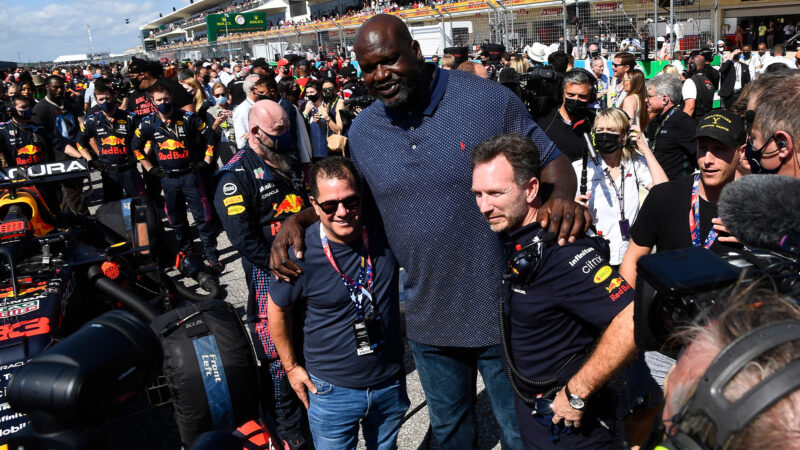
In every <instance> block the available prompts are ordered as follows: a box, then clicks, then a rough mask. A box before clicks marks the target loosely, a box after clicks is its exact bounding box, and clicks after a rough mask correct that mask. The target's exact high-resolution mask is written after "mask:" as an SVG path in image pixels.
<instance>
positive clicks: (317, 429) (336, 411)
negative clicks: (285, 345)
mask: <svg viewBox="0 0 800 450" xmlns="http://www.w3.org/2000/svg"><path fill="white" fill-rule="evenodd" d="M309 376H310V377H311V381H312V382H313V383H314V385H315V386H316V387H317V393H316V394H312V393H310V392H309V395H308V402H309V407H308V423H309V425H310V427H311V435H312V436H313V438H314V446H315V447H316V450H334V449H336V450H338V449H355V448H356V445H357V444H358V424H359V422H360V423H361V426H362V428H363V432H364V440H365V441H366V444H367V449H370V450H373V449H375V450H393V449H396V448H397V433H398V432H399V431H400V425H401V424H402V422H403V416H404V415H405V413H406V411H408V407H409V406H410V405H411V402H410V401H409V400H408V395H407V394H406V380H405V377H404V376H403V375H400V376H398V377H397V378H396V379H393V380H390V381H388V382H386V383H382V384H380V385H377V386H375V387H373V388H367V389H350V388H346V387H341V386H336V385H333V384H331V383H328V382H327V381H324V380H321V379H319V378H317V377H315V376H314V375H312V374H309Z"/></svg>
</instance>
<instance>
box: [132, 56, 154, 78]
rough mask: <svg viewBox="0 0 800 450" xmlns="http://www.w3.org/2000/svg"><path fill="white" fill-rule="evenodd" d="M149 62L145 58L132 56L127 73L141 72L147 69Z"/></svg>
mask: <svg viewBox="0 0 800 450" xmlns="http://www.w3.org/2000/svg"><path fill="white" fill-rule="evenodd" d="M149 64H150V62H149V61H148V60H146V59H141V58H137V57H135V56H134V57H133V58H132V59H131V63H130V64H128V73H130V74H135V73H142V72H146V71H147V66H148V65H149Z"/></svg>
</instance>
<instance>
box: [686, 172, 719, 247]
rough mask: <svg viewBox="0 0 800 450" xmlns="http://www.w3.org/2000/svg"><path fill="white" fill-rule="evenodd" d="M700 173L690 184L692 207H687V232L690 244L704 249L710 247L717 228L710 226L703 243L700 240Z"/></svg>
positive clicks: (715, 236)
mask: <svg viewBox="0 0 800 450" xmlns="http://www.w3.org/2000/svg"><path fill="white" fill-rule="evenodd" d="M699 197H700V175H699V174H698V175H695V176H694V185H692V207H691V208H690V209H689V233H690V234H691V236H692V245H693V246H695V247H700V245H703V247H705V248H706V249H708V248H710V247H711V245H713V244H714V241H715V240H716V239H717V234H719V233H717V230H715V229H714V228H711V231H709V232H708V236H707V237H706V242H705V244H701V242H700V201H699Z"/></svg>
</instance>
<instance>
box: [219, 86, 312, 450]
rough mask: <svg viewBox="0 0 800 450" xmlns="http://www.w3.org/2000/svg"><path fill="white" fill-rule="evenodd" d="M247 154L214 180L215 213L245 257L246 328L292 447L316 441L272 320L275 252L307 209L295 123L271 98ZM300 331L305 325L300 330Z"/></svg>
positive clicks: (258, 114) (254, 122)
mask: <svg viewBox="0 0 800 450" xmlns="http://www.w3.org/2000/svg"><path fill="white" fill-rule="evenodd" d="M247 131H248V132H249V137H248V139H247V144H246V145H245V147H244V148H242V150H240V151H239V152H238V153H237V154H236V155H234V156H233V158H231V160H230V161H228V164H226V165H225V166H224V167H223V168H222V169H220V171H219V172H218V173H217V174H216V175H215V179H216V186H217V192H216V195H215V196H214V207H215V208H216V210H217V215H218V216H219V217H220V220H221V221H222V225H223V228H225V231H226V232H227V233H228V238H229V239H230V241H231V244H232V245H233V247H234V248H236V250H237V251H238V252H239V254H240V255H241V257H242V267H243V268H244V273H245V277H246V278H245V279H246V281H247V288H248V291H249V292H248V298H247V325H248V329H250V332H251V333H252V334H253V342H254V343H255V348H256V353H257V354H258V356H259V359H260V360H261V361H262V362H263V364H262V365H261V367H262V368H264V369H265V370H268V371H269V374H266V373H262V376H263V377H264V378H267V377H269V378H268V379H271V383H268V384H271V385H272V386H273V387H274V391H273V392H272V394H273V395H272V398H269V399H268V400H267V403H268V404H269V405H270V407H271V408H272V411H271V412H273V413H274V417H275V419H276V422H277V428H278V431H279V432H280V434H281V437H282V438H283V439H284V440H286V441H287V442H288V444H289V447H290V448H292V449H300V448H306V447H304V446H305V445H306V444H305V442H309V443H310V438H309V434H308V430H307V428H306V429H303V428H301V423H304V422H305V419H304V415H305V408H304V407H303V404H302V403H301V402H300V400H299V399H298V398H297V394H295V392H294V390H293V389H292V387H291V385H290V384H289V381H288V380H287V377H286V371H285V370H284V367H283V365H282V364H281V361H280V358H279V356H278V352H277V350H276V349H275V345H274V343H273V340H272V336H271V334H270V327H269V322H268V320H267V305H268V300H267V298H268V297H267V296H268V292H269V284H270V274H269V257H270V253H269V252H270V246H271V245H272V241H273V240H274V238H275V235H276V234H277V233H278V230H279V229H280V227H281V225H282V224H283V221H284V220H286V219H287V218H288V217H290V216H292V215H294V214H295V213H297V212H298V211H300V210H301V209H303V207H305V206H307V205H308V202H307V200H306V193H305V185H304V184H303V174H302V170H301V168H300V163H299V161H297V159H296V158H295V157H294V156H293V153H292V149H293V145H292V136H291V131H290V130H289V119H288V117H287V116H286V112H284V110H283V108H281V106H280V105H278V104H277V103H275V102H273V101H272V100H261V101H258V102H255V103H254V104H253V106H252V108H251V109H250V113H249V116H248V128H247ZM297 326H298V327H299V326H300V324H297Z"/></svg>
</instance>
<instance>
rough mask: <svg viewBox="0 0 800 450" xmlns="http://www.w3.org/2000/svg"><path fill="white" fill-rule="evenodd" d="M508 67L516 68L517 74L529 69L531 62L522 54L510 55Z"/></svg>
mask: <svg viewBox="0 0 800 450" xmlns="http://www.w3.org/2000/svg"><path fill="white" fill-rule="evenodd" d="M509 67H511V68H512V69H514V70H516V71H517V73H518V74H523V73H527V72H528V71H529V70H530V68H531V64H530V63H529V62H528V59H527V58H525V57H524V56H522V55H514V56H512V57H511V63H510V64H509Z"/></svg>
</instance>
